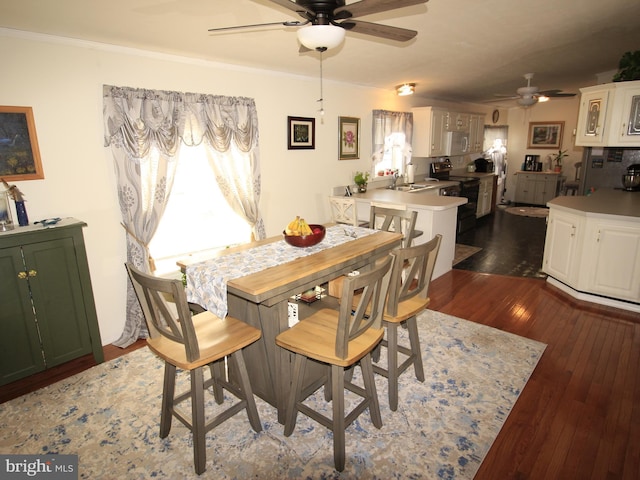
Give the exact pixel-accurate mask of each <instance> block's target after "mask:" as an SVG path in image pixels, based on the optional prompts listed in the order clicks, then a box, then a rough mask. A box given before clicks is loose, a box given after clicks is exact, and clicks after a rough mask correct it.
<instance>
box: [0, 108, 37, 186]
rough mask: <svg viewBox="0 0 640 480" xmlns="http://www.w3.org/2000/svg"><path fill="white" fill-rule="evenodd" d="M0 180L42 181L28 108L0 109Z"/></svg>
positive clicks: (31, 112) (34, 131)
mask: <svg viewBox="0 0 640 480" xmlns="http://www.w3.org/2000/svg"><path fill="white" fill-rule="evenodd" d="M0 178H2V179H4V180H5V181H21V180H40V179H43V178H44V171H43V170H42V161H41V159H40V149H39V148H38V137H37V135H36V124H35V122H34V120H33V109H32V108H31V107H13V106H0Z"/></svg>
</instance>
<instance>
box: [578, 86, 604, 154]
mask: <svg viewBox="0 0 640 480" xmlns="http://www.w3.org/2000/svg"><path fill="white" fill-rule="evenodd" d="M580 93H581V97H580V111H579V113H578V127H577V131H576V145H580V146H584V147H601V146H604V145H605V138H606V137H605V129H606V128H608V127H609V125H608V122H607V121H606V117H607V112H609V113H610V110H608V107H609V93H610V88H608V87H604V86H603V85H598V86H597V87H588V88H581V89H580ZM607 133H608V132H607Z"/></svg>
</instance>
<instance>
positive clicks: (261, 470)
mask: <svg viewBox="0 0 640 480" xmlns="http://www.w3.org/2000/svg"><path fill="white" fill-rule="evenodd" d="M418 323H419V329H420V338H421V341H422V352H423V359H424V370H425V375H426V381H425V382H424V383H420V382H418V381H417V380H416V379H415V377H414V375H413V371H412V370H411V369H410V370H409V371H407V372H405V373H404V374H403V375H402V376H401V382H400V383H401V384H400V387H399V389H400V405H399V407H398V410H397V411H396V412H392V411H390V410H389V407H388V397H387V386H386V382H387V381H386V379H384V378H383V377H380V376H377V375H376V385H377V388H378V396H379V398H380V408H381V413H382V420H383V427H382V428H381V429H376V428H375V427H374V426H373V425H372V423H371V419H370V417H369V415H368V412H365V414H364V415H361V416H360V417H359V418H358V419H357V420H356V421H355V422H354V423H353V424H352V425H351V426H349V427H348V428H347V435H346V456H347V461H346V466H345V470H344V471H343V472H342V473H338V472H337V471H335V470H334V464H333V447H332V445H333V444H332V436H331V435H332V434H331V433H330V432H329V431H328V430H327V429H326V428H324V427H322V426H320V425H318V424H316V423H315V422H312V421H311V420H309V419H308V418H307V417H305V416H303V415H298V423H297V425H296V427H295V430H294V432H293V434H292V435H291V436H290V437H285V436H284V435H283V426H282V425H280V424H279V423H278V422H277V417H276V412H275V410H274V408H273V407H271V406H270V405H269V404H267V403H266V402H264V401H262V400H260V399H258V400H257V403H258V411H259V414H260V420H261V422H262V425H263V431H262V432H260V433H255V432H254V431H253V430H252V429H251V427H250V426H249V422H248V420H247V417H246V414H245V413H244V412H242V413H240V414H238V415H236V416H234V417H233V418H232V419H231V420H229V421H227V422H225V423H223V424H222V425H221V426H219V427H217V428H216V429H214V430H212V431H211V432H209V433H208V434H207V470H206V472H204V473H203V474H202V475H201V476H198V475H196V474H195V473H194V470H193V451H192V442H191V435H190V433H189V432H188V431H187V430H186V428H185V427H184V426H183V425H182V424H181V423H179V422H178V421H176V420H175V419H174V421H173V427H172V430H171V433H170V434H169V436H168V437H167V438H166V439H164V440H163V439H160V438H159V437H158V430H159V427H158V423H159V412H160V400H161V391H162V372H163V365H162V363H161V362H160V360H158V359H157V358H156V357H154V356H153V355H152V354H151V353H150V351H149V350H148V349H147V348H143V349H140V350H137V351H134V352H132V353H130V354H127V355H125V356H123V357H120V358H118V359H115V360H113V361H110V362H107V363H104V364H101V365H98V366H96V367H93V368H91V369H89V370H87V371H85V372H82V373H80V374H77V375H75V376H73V377H70V378H68V379H65V380H63V381H60V382H58V383H56V384H53V385H51V386H49V387H46V388H43V389H41V390H38V391H36V392H33V393H30V394H27V395H25V396H23V397H20V398H17V399H14V400H11V401H9V402H7V403H4V404H1V405H0V453H1V454H21V455H25V454H74V455H78V456H79V464H78V470H79V477H80V478H89V479H98V478H99V479H127V480H131V479H148V478H167V479H176V478H180V479H196V478H202V479H247V478H256V479H305V478H306V479H317V478H323V479H338V478H340V479H352V478H353V479H355V478H358V479H387V478H395V479H400V478H406V479H409V478H410V479H472V478H473V477H474V475H475V473H476V472H477V470H478V467H479V466H480V463H481V462H482V460H483V458H484V457H485V455H486V453H487V451H488V450H489V448H490V447H491V444H492V443H493V441H494V439H495V437H496V436H497V434H498V432H499V431H500V428H501V427H502V425H503V423H504V421H505V420H506V418H507V416H508V415H509V412H510V411H511V409H512V408H513V405H514V403H515V402H516V400H517V398H518V396H519V395H520V392H521V391H522V389H523V388H524V386H525V384H526V383H527V381H528V379H529V376H530V375H531V373H532V372H533V370H534V368H535V366H536V365H537V363H538V361H539V359H540V357H541V356H542V354H543V351H544V349H545V345H544V344H541V343H538V342H535V341H532V340H528V339H525V338H522V337H519V336H516V335H512V334H509V333H505V332H502V331H500V330H496V329H493V328H490V327H485V326H482V325H478V324H475V323H472V322H469V321H466V320H462V319H459V318H455V317H452V316H448V315H444V314H441V313H438V312H433V311H427V312H425V313H424V314H422V315H421V316H420V318H419V322H418ZM405 333H406V332H405V331H404V329H400V334H401V335H403V336H404V335H405ZM405 339H406V337H405ZM186 379H187V377H186V375H184V374H182V375H181V378H180V381H181V382H184V381H186ZM316 396H317V397H318V401H319V402H321V401H322V399H323V395H322V394H319V393H318V394H316ZM211 397H212V396H211ZM210 407H211V408H215V407H216V404H215V402H213V401H210Z"/></svg>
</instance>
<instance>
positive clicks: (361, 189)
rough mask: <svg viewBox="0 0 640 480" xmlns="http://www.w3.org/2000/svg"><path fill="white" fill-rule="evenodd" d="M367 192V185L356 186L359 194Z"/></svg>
mask: <svg viewBox="0 0 640 480" xmlns="http://www.w3.org/2000/svg"><path fill="white" fill-rule="evenodd" d="M366 191H367V184H366V183H362V184H360V185H358V192H359V193H364V192H366Z"/></svg>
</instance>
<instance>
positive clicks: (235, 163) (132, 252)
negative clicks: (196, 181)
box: [103, 85, 265, 347]
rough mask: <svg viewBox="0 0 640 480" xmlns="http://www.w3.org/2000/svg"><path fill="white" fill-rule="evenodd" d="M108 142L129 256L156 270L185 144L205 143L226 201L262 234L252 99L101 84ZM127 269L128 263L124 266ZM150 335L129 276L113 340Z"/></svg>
mask: <svg viewBox="0 0 640 480" xmlns="http://www.w3.org/2000/svg"><path fill="white" fill-rule="evenodd" d="M103 101H104V104H103V114H104V128H105V133H104V142H105V146H111V151H112V154H113V159H114V165H115V171H116V179H117V182H118V199H119V202H120V210H121V215H122V225H123V227H124V229H125V231H126V237H127V260H128V261H130V262H132V263H133V264H134V265H135V266H136V267H138V268H140V269H141V270H143V271H146V272H149V271H153V269H154V266H153V259H151V258H150V255H149V250H148V245H149V242H150V241H151V239H152V238H153V235H154V233H155V231H156V229H157V227H158V224H159V222H160V219H161V218H162V214H163V212H164V208H165V206H166V203H167V200H168V198H169V193H170V192H171V187H172V185H173V177H174V173H175V168H176V165H177V161H178V158H179V152H180V148H181V145H182V144H183V143H184V145H186V146H194V145H200V144H201V143H202V142H204V144H205V145H206V146H208V147H210V148H209V149H208V150H209V161H210V164H211V166H212V168H213V169H214V171H215V172H216V178H217V183H218V186H219V187H220V189H221V191H222V192H223V195H224V197H225V198H226V200H227V201H228V202H229V205H231V207H232V208H233V209H234V211H236V213H238V214H239V215H241V216H243V217H244V218H245V220H246V221H247V222H248V223H249V224H250V225H251V226H252V229H253V235H254V237H255V238H256V239H262V238H264V237H265V229H264V224H263V222H262V219H261V217H260V214H259V212H258V203H259V199H260V166H259V153H258V117H257V112H256V108H255V103H254V101H253V99H248V98H235V97H221V96H214V95H202V94H194V93H180V92H165V91H157V90H145V89H134V88H128V87H115V86H110V85H105V86H104V87H103ZM123 272H124V270H123ZM146 336H148V332H147V330H146V326H145V322H144V318H143V316H142V312H141V310H140V307H139V304H138V301H137V299H136V297H135V293H134V291H133V289H132V287H131V285H130V284H129V283H128V288H127V319H126V322H125V329H124V332H123V333H122V335H121V337H120V338H119V339H118V340H117V341H116V342H114V344H115V345H118V346H121V347H126V346H127V345H130V344H131V343H133V342H135V341H136V340H137V339H138V338H145V337H146Z"/></svg>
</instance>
